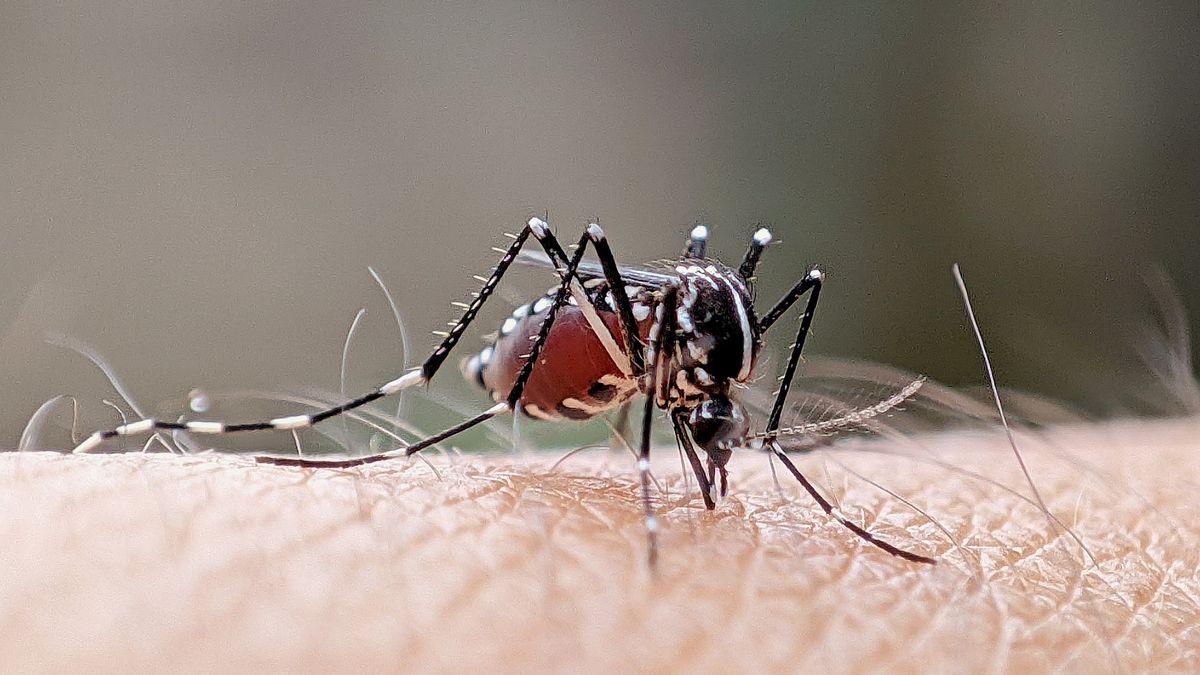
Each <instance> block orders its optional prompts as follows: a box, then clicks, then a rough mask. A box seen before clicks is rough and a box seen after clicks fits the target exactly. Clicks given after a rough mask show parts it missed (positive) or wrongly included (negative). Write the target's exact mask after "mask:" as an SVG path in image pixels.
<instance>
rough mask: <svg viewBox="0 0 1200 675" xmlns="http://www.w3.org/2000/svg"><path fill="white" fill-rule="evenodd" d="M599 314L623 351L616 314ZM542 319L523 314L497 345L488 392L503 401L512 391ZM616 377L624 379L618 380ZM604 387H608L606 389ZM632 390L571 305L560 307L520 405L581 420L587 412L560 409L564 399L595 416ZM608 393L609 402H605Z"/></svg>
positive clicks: (485, 375)
mask: <svg viewBox="0 0 1200 675" xmlns="http://www.w3.org/2000/svg"><path fill="white" fill-rule="evenodd" d="M598 315H599V317H600V318H601V320H602V321H604V323H605V324H606V325H607V326H608V329H609V333H610V335H612V336H613V341H614V342H615V343H616V344H617V346H618V348H621V347H622V346H623V342H622V340H621V337H620V335H621V331H620V320H619V319H618V318H617V315H616V314H614V313H613V312H600V313H599V314H598ZM545 317H546V315H545V313H541V314H537V315H531V316H527V317H526V318H525V319H523V320H522V321H520V323H519V324H518V325H517V326H516V327H515V328H514V329H513V331H512V332H511V333H509V334H508V335H503V336H501V337H500V338H499V339H498V340H497V341H496V345H495V351H494V353H493V354H492V358H491V360H490V362H489V363H488V364H487V366H486V367H484V369H483V382H484V385H485V386H486V387H487V388H488V391H491V392H495V393H496V394H498V395H499V396H501V397H503V396H504V395H506V394H507V393H508V391H509V390H510V389H511V388H512V386H513V383H514V382H516V379H517V375H518V374H519V373H520V372H521V368H522V367H523V366H524V365H525V361H526V360H527V359H526V358H523V357H524V356H525V355H526V354H528V353H529V350H530V346H531V345H532V344H533V342H532V339H531V338H532V337H533V336H535V335H537V333H538V331H540V330H541V327H542V323H543V322H544V320H545ZM648 326H649V322H645V324H644V325H643V326H639V328H641V329H642V330H641V332H642V333H645V332H647V330H648ZM644 339H645V338H644V337H643V340H644ZM606 375H608V376H610V377H609V378H606V381H607V382H610V383H611V384H608V385H606V384H605V383H602V382H601V378H604V377H605V376H606ZM618 378H619V379H620V380H622V381H621V382H617V379H618ZM613 385H615V386H613ZM606 386H610V387H612V389H610V390H606V389H605V387H606ZM634 391H635V387H634V383H633V382H632V381H631V380H628V379H627V378H626V377H625V375H624V374H623V373H622V372H621V370H620V369H619V368H618V367H617V365H616V364H615V363H613V360H612V357H610V356H609V354H608V350H606V349H605V348H604V345H603V344H602V343H601V342H600V339H599V338H598V337H596V334H595V333H594V332H592V328H591V326H589V325H588V322H587V320H586V319H585V318H584V316H583V312H581V311H580V310H579V308H578V307H576V306H574V305H564V306H563V307H562V308H560V309H559V310H558V314H557V318H555V320H554V326H552V327H551V328H550V335H549V336H547V338H546V344H545V346H544V347H543V348H542V350H541V353H540V354H539V355H538V364H537V365H536V366H534V369H533V373H532V374H531V375H530V377H529V382H528V383H526V386H525V391H524V394H523V395H522V397H521V403H522V404H523V405H524V406H537V408H538V409H539V410H541V411H542V412H544V413H545V414H546V415H547V416H552V417H561V416H563V415H564V414H566V415H568V416H570V417H576V418H579V419H584V418H586V417H588V416H589V415H588V414H587V413H586V412H584V411H580V410H578V409H570V408H564V407H563V406H562V403H563V401H565V400H566V399H570V398H573V399H576V400H579V401H583V402H585V403H587V404H588V405H589V406H591V407H593V408H595V410H594V412H593V413H592V414H595V413H598V412H603V411H604V410H611V409H613V408H616V407H617V406H619V405H620V404H621V403H623V402H624V401H626V400H628V399H629V397H630V396H632V394H633V393H634ZM608 395H611V398H610V399H609V400H604V398H605V397H606V396H608Z"/></svg>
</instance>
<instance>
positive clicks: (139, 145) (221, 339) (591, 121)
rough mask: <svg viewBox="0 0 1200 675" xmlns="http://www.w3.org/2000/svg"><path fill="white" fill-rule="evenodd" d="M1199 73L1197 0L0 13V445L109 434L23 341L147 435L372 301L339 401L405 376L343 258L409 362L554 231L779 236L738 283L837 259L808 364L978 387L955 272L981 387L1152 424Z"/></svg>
mask: <svg viewBox="0 0 1200 675" xmlns="http://www.w3.org/2000/svg"><path fill="white" fill-rule="evenodd" d="M1198 72H1200V11H1198V10H1197V7H1196V4H1195V2H1185V3H1178V4H1176V5H1174V6H1171V5H1168V4H1165V3H1164V4H1158V5H1156V6H1155V7H1153V8H1150V7H1140V6H1132V5H1131V4H1129V3H1108V4H1101V5H1090V6H1075V7H1074V8H1073V9H1070V10H1068V9H1058V8H1046V7H1038V6H1034V7H1025V8H1019V7H1011V6H1007V5H1006V6H1004V7H1003V8H999V7H987V8H972V9H964V8H959V7H958V6H956V5H951V4H946V5H945V6H939V5H936V4H929V5H922V7H921V8H914V7H905V8H885V7H879V6H872V5H859V4H856V5H854V6H853V7H850V6H846V7H843V6H840V5H838V6H833V7H831V6H827V5H825V4H824V3H813V4H797V3H774V4H753V3H752V4H747V3H694V2H679V3H660V4H658V5H657V6H655V7H648V6H647V5H646V4H645V3H640V2H628V3H572V4H564V3H534V4H527V3H514V2H493V3H479V4H478V6H476V5H475V4H474V3H472V4H470V5H466V4H464V5H454V4H450V3H440V2H439V3H428V4H419V3H411V2H396V3H378V2H356V1H351V2H308V3H242V2H220V1H214V0H201V1H199V2H189V3H165V2H164V3H154V2H145V1H136V0H135V1H128V2H107V3H91V2H65V3H42V2H4V3H3V4H0V243H2V244H3V247H2V249H0V260H2V261H3V263H2V264H0V377H3V379H4V382H5V384H6V386H5V387H3V389H2V390H0V418H2V420H3V427H0V428H2V430H3V433H2V434H0V445H3V446H5V447H11V446H13V445H15V444H16V441H17V437H18V435H19V434H20V429H21V426H22V425H23V424H24V422H25V420H26V419H27V418H28V417H29V415H30V414H31V413H32V412H33V411H34V409H36V408H37V406H38V405H39V404H40V403H41V402H42V401H44V400H45V399H47V398H49V397H51V396H53V395H56V394H62V393H73V394H76V395H79V396H80V397H81V402H82V403H83V404H84V416H85V419H86V420H88V422H85V426H90V424H95V423H97V422H98V421H101V420H111V418H112V415H111V412H110V411H107V410H106V409H105V408H104V407H103V406H102V405H101V404H100V402H99V401H100V399H101V398H102V397H105V396H111V393H110V392H109V390H108V389H107V387H106V386H105V384H104V380H103V378H102V377H101V376H100V375H99V374H98V373H97V372H96V371H95V369H94V368H92V367H91V366H89V365H88V364H87V363H86V361H85V360H83V359H82V358H80V357H78V356H76V355H74V354H71V353H70V352H67V351H64V350H61V349H58V348H56V347H52V346H49V345H47V344H45V343H44V342H43V338H44V336H45V335H46V334H49V333H56V332H57V333H63V334H66V335H69V336H71V337H73V338H76V339H79V340H83V341H85V342H88V343H90V344H92V345H93V346H94V347H95V348H96V350H97V351H98V352H99V353H100V354H102V355H103V356H104V358H105V359H107V360H108V362H109V363H111V365H112V366H113V367H114V368H115V369H116V370H117V371H118V372H119V373H120V374H121V376H122V377H123V378H124V380H125V382H126V384H127V385H128V386H129V388H130V390H131V391H132V392H133V393H134V395H135V396H136V397H137V398H138V399H139V400H141V401H142V402H143V403H146V404H147V407H148V408H150V409H151V410H152V411H154V412H156V413H157V414H165V415H173V414H176V413H178V412H180V411H181V410H182V407H183V406H182V400H183V396H184V394H185V393H186V392H187V391H188V390H189V389H191V388H192V387H197V386H198V387H203V388H205V389H206V390H210V391H213V392H219V391H225V390H229V389H234V388H241V387H249V388H272V389H292V388H298V387H302V386H306V385H315V386H319V387H324V388H327V389H331V390H336V389H337V388H338V369H339V359H340V355H341V351H342V340H343V338H344V336H345V333H346V330H347V328H348V326H349V324H350V321H351V319H352V318H353V316H354V314H355V312H356V310H357V309H358V308H359V307H364V306H365V307H367V308H368V314H367V316H366V317H365V319H364V322H363V329H362V331H361V333H359V335H358V337H357V338H356V340H355V342H354V345H353V347H352V349H351V356H350V377H349V381H350V385H349V389H350V391H351V392H352V393H353V392H358V391H360V390H365V389H366V388H368V387H370V386H373V385H375V384H378V383H379V382H381V381H383V380H385V379H388V378H390V377H391V376H393V375H394V374H395V373H396V372H397V370H398V364H399V363H401V361H402V358H403V355H402V351H401V349H400V346H399V340H398V338H397V332H396V329H395V325H394V323H392V320H391V318H390V316H389V314H388V310H387V305H386V302H383V301H382V299H381V296H380V294H379V292H378V290H377V289H376V287H375V285H374V283H373V282H372V280H371V278H370V276H369V275H368V273H367V269H366V268H367V266H368V265H372V266H374V267H375V268H376V269H377V270H378V271H379V272H380V274H381V275H382V276H383V277H384V279H385V280H386V281H387V282H388V284H389V286H390V288H391V289H392V292H393V293H394V294H395V295H396V299H397V302H398V304H399V306H400V309H401V311H402V312H403V314H404V317H405V321H406V324H407V328H408V330H409V332H410V334H411V336H412V340H413V344H414V347H415V349H416V352H417V353H415V354H414V355H413V358H414V359H420V358H423V356H424V353H425V352H426V351H427V350H428V349H429V348H430V347H431V346H432V344H433V340H432V338H431V337H430V336H429V335H428V331H429V330H433V329H437V328H441V327H442V326H443V323H444V322H445V321H446V320H448V319H450V318H452V317H453V316H454V315H455V314H456V311H455V310H452V309H451V308H450V307H449V306H448V305H447V303H448V302H449V301H451V300H458V299H461V296H462V295H464V294H465V293H467V292H469V291H470V290H473V289H474V286H475V282H474V281H472V280H471V274H476V273H485V272H486V271H487V270H488V269H489V268H490V266H491V264H492V263H493V262H494V258H495V254H493V253H492V252H490V251H489V247H490V246H492V245H500V244H502V243H503V242H504V241H506V240H504V239H503V237H502V236H501V232H502V231H505V230H507V231H514V230H515V228H518V227H520V225H521V223H522V222H523V221H524V220H525V219H526V218H527V217H528V216H529V215H530V214H534V213H538V214H540V213H543V212H547V211H548V212H549V214H550V218H551V221H552V224H554V225H555V226H556V227H557V229H558V230H559V232H561V233H563V234H565V235H568V236H570V237H572V238H573V237H574V236H575V233H576V232H578V231H579V228H580V227H581V226H582V225H583V224H584V223H585V221H586V220H587V219H588V218H590V217H594V216H598V217H599V218H600V219H601V222H602V223H603V224H604V225H605V228H606V230H607V231H608V232H609V234H610V236H611V238H612V241H613V245H614V248H615V249H616V251H617V253H618V255H619V256H620V257H622V258H623V259H624V260H626V261H628V262H638V261H641V260H644V259H647V258H654V257H660V256H666V255H674V254H676V253H677V252H678V250H679V249H680V245H681V242H682V237H683V235H684V233H685V232H686V231H687V230H688V229H689V228H690V227H691V226H692V225H693V224H694V223H696V222H698V221H702V222H706V223H709V224H711V225H712V226H713V228H714V239H713V244H712V246H713V249H715V251H717V252H719V253H722V254H724V255H726V256H728V257H736V256H738V255H740V254H741V252H742V250H743V248H744V246H745V244H746V242H747V240H748V237H749V233H750V232H751V231H752V230H753V228H754V226H755V225H756V224H758V223H767V224H770V225H771V226H772V227H773V229H774V231H775V232H776V234H777V237H778V239H779V240H780V244H779V245H778V246H776V247H774V248H773V249H772V250H771V251H770V252H769V253H768V256H767V259H766V262H765V265H764V267H763V268H762V269H761V274H760V276H761V285H760V297H761V298H763V299H764V300H767V299H774V298H775V297H777V296H778V295H779V294H781V293H782V292H783V291H784V289H785V288H786V287H787V286H789V285H790V284H791V283H792V282H793V281H794V280H796V279H797V278H798V277H799V275H800V274H801V273H802V272H803V270H804V269H805V267H806V266H807V265H809V264H815V263H820V264H821V265H822V266H823V268H824V269H825V270H826V271H827V272H828V274H829V277H830V281H829V285H828V287H827V289H826V292H825V294H824V295H823V296H822V297H823V303H822V306H821V308H820V310H819V314H818V319H817V334H816V336H815V337H814V339H813V341H812V343H811V346H812V349H813V351H814V353H821V354H827V355H836V356H852V357H861V358H867V359H872V360H877V361H881V362H884V363H889V364H893V365H897V366H901V367H904V368H908V369H911V370H917V371H922V372H926V373H929V374H930V375H932V376H933V377H935V378H937V379H940V380H942V381H945V382H947V383H950V384H972V385H973V384H978V383H980V382H981V373H980V365H979V356H978V353H977V351H976V349H975V347H974V344H973V342H972V339H971V337H970V335H969V334H968V333H967V332H966V330H965V322H964V319H963V314H962V310H961V308H960V303H959V300H958V298H957V296H956V292H955V290H954V287H953V284H952V281H951V277H950V272H949V269H950V265H951V263H952V262H955V261H957V262H959V263H961V264H962V266H963V269H964V272H965V274H966V277H967V281H968V283H969V284H970V286H971V290H972V292H973V296H974V302H975V305H976V308H977V310H978V312H979V314H980V320H981V322H982V323H983V325H984V329H985V331H986V332H987V336H988V338H989V340H990V347H991V350H992V352H993V359H994V360H995V362H996V364H997V367H998V370H999V375H1000V376H1001V378H1002V380H1003V382H1004V383H1005V384H1006V385H1008V386H1011V387H1016V388H1022V389H1026V390H1032V391H1036V392H1043V393H1046V394H1049V395H1051V396H1054V397H1058V398H1062V399H1065V400H1067V401H1070V402H1072V403H1075V404H1079V405H1081V406H1083V407H1085V408H1086V409H1088V410H1091V411H1094V412H1099V413H1108V414H1112V413H1121V412H1156V411H1168V410H1171V409H1172V406H1173V402H1172V401H1171V400H1170V399H1169V396H1168V395H1167V393H1166V392H1164V391H1163V388H1162V387H1161V386H1159V384H1157V383H1156V382H1155V380H1154V379H1153V378H1152V377H1150V376H1148V374H1147V373H1148V371H1147V369H1146V367H1145V366H1144V365H1142V364H1141V363H1140V362H1139V359H1138V352H1139V349H1141V348H1142V347H1144V345H1145V344H1146V342H1145V340H1146V336H1145V333H1146V332H1147V331H1148V330H1150V329H1152V328H1153V327H1154V326H1155V320H1154V318H1153V317H1154V314H1153V307H1152V305H1151V302H1150V298H1151V294H1150V293H1149V292H1148V291H1147V286H1146V283H1145V281H1144V277H1145V275H1147V274H1148V273H1152V272H1151V271H1152V270H1154V269H1157V268H1160V267H1161V269H1163V270H1165V271H1166V273H1167V274H1168V275H1169V276H1170V278H1172V279H1173V280H1174V282H1175V284H1176V286H1177V287H1178V291H1179V297H1180V298H1182V300H1183V302H1184V304H1185V306H1186V307H1187V308H1188V309H1189V310H1190V312H1191V317H1192V318H1191V320H1190V323H1191V325H1193V326H1195V325H1196V324H1197V320H1196V317H1200V275H1197V271H1196V268H1197V261H1198V260H1200V253H1198V249H1197V246H1198V245H1200V75H1198V74H1197V73H1198ZM521 277H522V279H523V281H520V282H518V283H517V284H516V285H515V286H514V287H513V288H515V289H516V291H515V292H514V297H516V296H517V295H519V293H521V292H529V291H531V290H532V291H540V290H542V289H544V287H545V286H547V285H548V282H549V279H548V278H547V277H546V276H545V274H544V273H535V272H532V271H525V272H522V273H521ZM502 305H504V302H503V301H501V302H499V303H497V306H496V307H495V308H493V311H492V313H490V314H489V317H492V318H490V319H488V320H486V321H485V322H484V325H481V326H480V330H481V331H488V330H492V329H494V327H495V325H496V324H495V321H494V317H497V316H501V315H502V314H503V313H504V312H505V311H507V309H508V308H510V307H511V305H507V306H502ZM1193 340H1194V339H1193ZM1195 344H1196V343H1195V342H1194V341H1193V345H1195ZM479 345H480V342H479V341H478V340H476V339H475V338H472V339H470V340H468V341H467V342H466V343H465V345H464V348H463V350H462V351H461V355H462V356H466V355H467V354H468V353H469V352H470V350H471V349H477V348H478V347H479ZM439 379H440V380H441V382H439V383H435V387H434V389H435V390H436V391H442V392H446V391H449V392H452V393H454V392H457V393H455V394H454V395H455V396H459V395H460V394H461V396H460V398H461V399H463V400H478V401H479V402H480V403H482V402H483V399H482V397H476V398H475V399H471V397H472V396H475V394H473V393H471V392H470V391H469V390H468V389H467V388H466V387H465V386H464V385H463V384H461V383H460V382H459V380H460V378H459V377H458V376H457V374H456V373H453V372H446V373H445V374H443V375H442V377H441V378H439ZM227 410H230V409H229V408H227V407H224V406H223V407H222V412H226V411H227ZM236 410H237V408H233V409H232V411H230V412H229V414H231V415H233V416H237V415H236V414H235V411H236ZM60 417H61V416H60ZM242 417H244V416H242ZM59 421H60V422H62V423H65V422H66V421H69V416H67V417H66V418H63V419H60V420H59ZM89 423H90V424H89ZM288 442H289V443H290V441H288Z"/></svg>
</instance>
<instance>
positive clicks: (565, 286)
mask: <svg viewBox="0 0 1200 675" xmlns="http://www.w3.org/2000/svg"><path fill="white" fill-rule="evenodd" d="M535 221H536V222H535ZM529 227H530V230H531V231H532V233H533V235H534V237H536V238H537V240H538V241H539V242H541V243H542V246H543V247H544V248H546V249H547V253H548V254H549V252H550V247H551V246H557V243H558V242H557V240H556V239H555V237H554V235H553V234H552V233H551V232H550V228H549V227H548V226H546V223H545V222H543V221H541V220H537V219H534V220H531V221H530V226H529ZM590 229H591V228H589V232H585V233H584V234H583V236H582V237H580V239H579V244H578V247H577V248H576V249H575V253H574V255H573V256H572V257H571V259H570V262H569V263H568V265H567V269H566V272H565V273H564V275H563V278H562V281H561V282H560V283H559V285H558V290H557V291H555V294H554V300H553V302H552V303H551V304H550V308H549V309H548V310H546V319H545V321H543V322H542V326H541V328H540V329H539V330H538V334H537V336H536V338H535V339H534V340H533V342H532V343H530V349H529V357H528V358H527V359H526V360H525V365H524V366H522V367H521V371H520V373H519V374H518V375H517V379H516V380H515V381H514V382H513V386H512V389H511V390H509V393H508V396H507V397H506V398H505V400H504V401H501V402H500V403H497V404H496V405H494V406H492V407H491V408H488V409H487V410H485V411H483V412H482V413H480V414H478V415H476V416H475V417H472V418H470V419H468V420H465V421H463V422H461V423H459V424H456V425H455V426H453V427H450V428H449V429H446V430H444V431H441V432H439V433H437V434H434V435H433V436H430V437H428V438H425V439H422V440H420V441H418V442H416V443H413V444H412V445H410V446H408V447H406V448H403V450H404V454H405V455H413V454H415V453H417V452H420V451H421V450H424V449H425V448H427V447H429V446H431V445H434V444H436V443H440V442H441V441H444V440H446V439H447V438H450V437H451V436H454V435H456V434H459V433H462V432H463V431H466V430H467V429H470V428H471V427H474V426H476V425H478V424H481V423H483V422H486V421H487V420H489V419H491V418H493V417H495V416H497V415H502V414H505V413H509V412H512V411H513V410H514V409H516V406H517V403H518V402H519V401H520V400H521V394H522V393H524V391H525V384H526V383H527V382H528V381H529V377H530V375H531V374H532V373H533V368H534V365H535V364H536V363H537V360H538V356H539V355H540V354H541V351H542V347H543V346H544V345H545V343H546V337H547V336H548V335H549V334H550V328H551V327H552V326H553V325H554V320H555V318H556V317H557V316H558V310H559V309H560V308H561V307H562V306H563V305H564V304H565V303H566V300H567V296H568V295H569V293H570V287H571V282H572V281H573V280H574V278H575V272H576V270H577V269H578V268H579V261H580V260H582V259H583V254H584V252H585V251H586V250H587V243H588V241H589V238H590V237H591V236H592V234H593V233H592V232H590ZM397 454H398V451H390V452H383V453H379V454H375V455H369V456H366V457H355V458H353V459H326V460H321V459H308V458H303V457H269V456H261V457H257V458H256V459H257V460H258V462H259V463H262V464H277V465H281V466H303V467H331V468H345V467H351V466H361V465H363V464H371V463H374V462H381V461H384V460H387V459H392V458H394V457H396V456H397Z"/></svg>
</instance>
